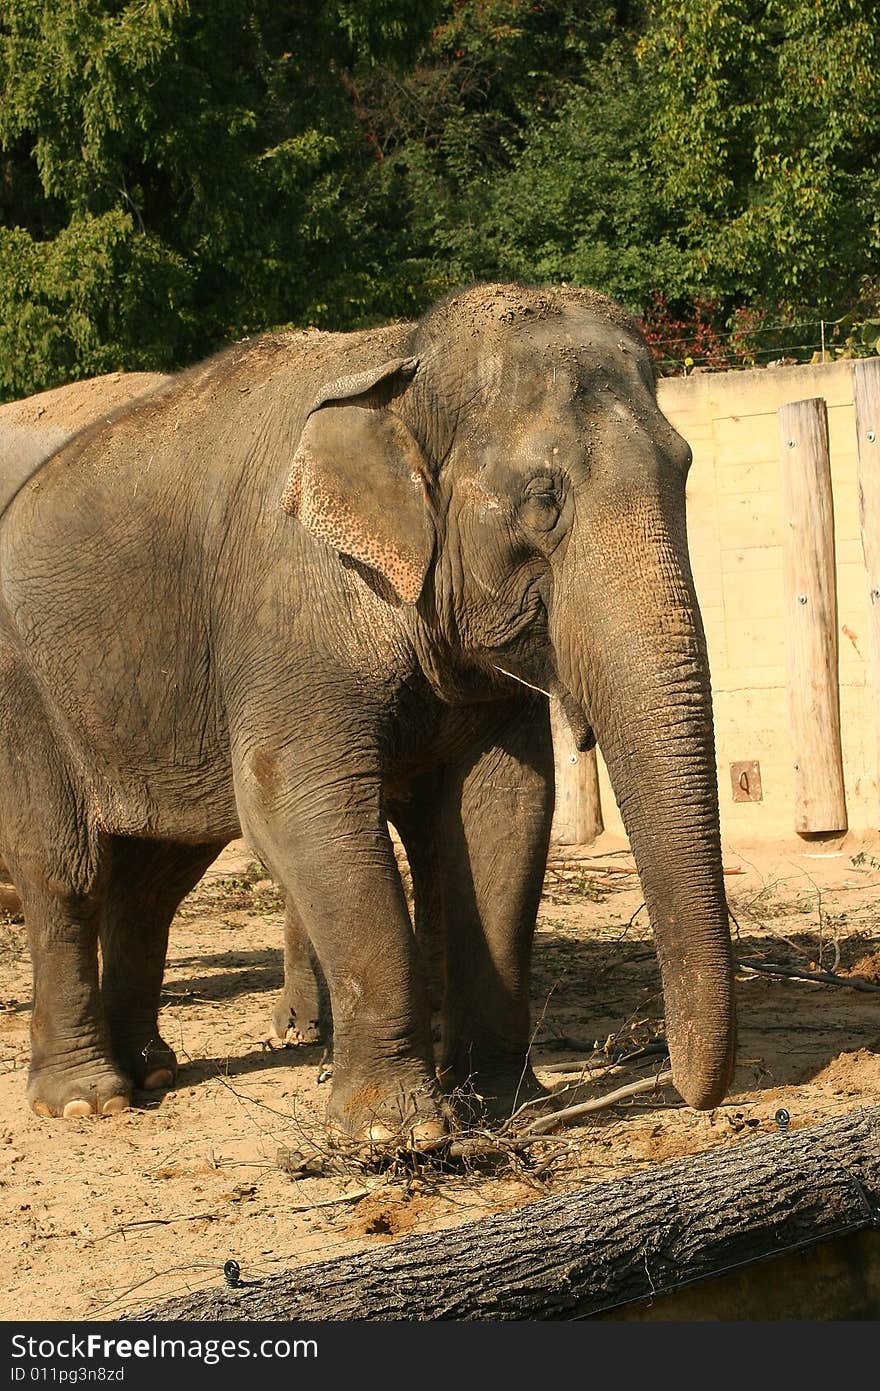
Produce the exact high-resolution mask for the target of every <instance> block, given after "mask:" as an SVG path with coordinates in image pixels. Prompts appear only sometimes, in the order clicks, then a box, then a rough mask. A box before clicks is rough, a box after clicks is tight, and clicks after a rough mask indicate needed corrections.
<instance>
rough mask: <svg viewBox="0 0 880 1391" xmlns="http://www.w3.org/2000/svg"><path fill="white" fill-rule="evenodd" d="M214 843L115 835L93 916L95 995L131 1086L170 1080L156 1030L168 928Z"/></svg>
mask: <svg viewBox="0 0 880 1391" xmlns="http://www.w3.org/2000/svg"><path fill="white" fill-rule="evenodd" d="M222 848H223V847H222V844H214V845H177V844H173V843H169V842H164V841H153V840H135V839H129V838H123V837H117V838H115V839H114V840H113V842H112V848H111V854H110V865H109V873H108V884H107V892H106V897H105V903H104V911H103V914H102V919H101V931H100V936H101V957H102V967H103V969H102V975H101V994H102V997H103V1002H104V1014H105V1017H106V1019H107V1025H108V1029H109V1032H110V1042H111V1046H112V1049H113V1054H114V1057H115V1058H116V1059H117V1061H118V1063H119V1065H120V1067H122V1068H123V1070H124V1071H125V1073H126V1074H127V1076H129V1077H130V1078H131V1079H132V1081H133V1082H134V1084H135V1086H138V1087H142V1088H143V1089H144V1090H146V1091H155V1090H158V1089H160V1088H162V1087H170V1086H173V1084H174V1081H175V1078H176V1077H177V1058H176V1057H175V1055H174V1051H173V1049H172V1048H170V1047H169V1045H168V1044H167V1043H166V1042H165V1041H164V1039H163V1038H162V1036H161V1034H160V1033H159V1022H158V1016H159V996H160V993H161V990H162V977H163V975H164V972H165V956H166V953H167V950H168V929H169V927H170V925H171V920H172V918H173V917H174V914H175V912H176V910H177V906H178V904H179V903H180V901H181V899H182V898H183V897H184V896H185V895H186V894H188V893H189V891H190V889H192V888H193V887H194V886H195V885H196V884H197V883H198V881H199V879H200V878H201V877H202V875H203V874H204V872H205V870H206V869H207V868H208V865H210V864H211V862H212V861H213V860H214V859H216V857H217V855H218V854H219V853H220V851H221V850H222Z"/></svg>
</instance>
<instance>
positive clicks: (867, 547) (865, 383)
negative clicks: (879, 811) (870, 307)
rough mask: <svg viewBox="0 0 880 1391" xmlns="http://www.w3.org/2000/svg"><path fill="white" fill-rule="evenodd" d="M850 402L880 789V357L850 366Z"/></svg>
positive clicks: (870, 358) (879, 786) (879, 785)
mask: <svg viewBox="0 0 880 1391" xmlns="http://www.w3.org/2000/svg"><path fill="white" fill-rule="evenodd" d="M853 401H854V403H855V408H856V438H857V439H858V457H859V464H858V480H859V522H860V524H861V529H862V554H863V555H864V557H865V570H866V571H867V575H868V598H869V600H870V612H871V666H872V670H873V687H874V730H875V734H876V737H877V740H878V755H877V780H878V789H880V357H869V358H865V359H864V360H863V361H861V362H854V363H853Z"/></svg>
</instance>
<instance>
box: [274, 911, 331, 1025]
mask: <svg viewBox="0 0 880 1391" xmlns="http://www.w3.org/2000/svg"><path fill="white" fill-rule="evenodd" d="M272 1028H273V1030H274V1032H275V1036H276V1037H277V1038H279V1039H280V1040H281V1042H282V1043H299V1044H306V1043H329V1041H330V1036H331V1034H332V1030H333V1025H332V1023H331V1020H330V997H329V995H328V992H327V985H326V982H325V980H324V974H323V972H322V970H321V967H320V966H319V964H318V958H317V956H316V954H315V949H314V947H313V946H312V944H311V942H310V941H309V936H308V933H307V932H306V930H305V928H304V927H303V925H302V921H301V919H300V916H299V914H298V913H297V911H296V909H295V908H294V907H293V905H292V904H291V903H288V904H287V912H286V914H285V919H284V985H283V987H282V990H281V993H280V994H279V996H278V998H277V1000H276V1001H275V1003H274V1005H273V1006H272Z"/></svg>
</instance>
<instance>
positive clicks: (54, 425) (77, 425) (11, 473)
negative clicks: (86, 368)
mask: <svg viewBox="0 0 880 1391" xmlns="http://www.w3.org/2000/svg"><path fill="white" fill-rule="evenodd" d="M166 381H168V377H167V376H165V375H164V374H163V373H161V372H111V373H109V374H108V375H106V376H103V377H91V378H89V379H88V380H87V381H82V382H71V383H69V384H68V385H67V386H59V387H54V388H53V389H52V390H50V391H41V392H40V393H39V394H38V395H36V396H26V397H24V398H23V399H22V400H20V401H9V402H7V403H6V405H3V406H0V512H2V511H3V509H4V508H5V507H6V506H7V504H8V503H9V502H10V501H11V500H12V498H13V497H14V496H15V494H16V493H17V492H18V490H19V488H20V487H21V485H22V484H23V483H24V482H26V480H27V479H28V478H29V477H30V475H31V474H32V473H33V471H34V470H35V469H36V468H37V467H38V466H39V465H40V464H41V463H42V462H43V460H44V459H47V458H48V457H49V455H50V454H52V453H53V452H54V451H55V450H56V449H58V448H59V447H60V446H61V445H62V444H64V443H65V442H66V441H67V440H69V439H70V438H71V436H72V435H75V434H76V433H77V431H79V430H82V429H84V428H85V427H86V426H88V425H91V424H93V423H94V422H95V421H96V420H97V419H99V417H100V416H101V415H102V414H106V413H108V412H110V411H114V410H116V409H117V408H118V407H120V406H123V405H126V404H127V403H128V402H129V401H132V400H134V399H135V398H136V397H139V396H143V395H144V394H145V393H146V392H149V391H153V390H154V389H155V388H156V387H158V386H161V385H162V384H163V383H164V382H166Z"/></svg>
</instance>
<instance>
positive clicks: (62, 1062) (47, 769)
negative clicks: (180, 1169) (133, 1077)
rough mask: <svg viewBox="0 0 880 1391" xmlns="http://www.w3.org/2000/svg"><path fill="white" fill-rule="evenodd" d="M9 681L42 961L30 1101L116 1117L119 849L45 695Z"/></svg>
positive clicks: (17, 854)
mask: <svg viewBox="0 0 880 1391" xmlns="http://www.w3.org/2000/svg"><path fill="white" fill-rule="evenodd" d="M7 677H8V680H7V681H6V682H4V683H2V685H0V705H2V708H3V710H4V720H3V721H2V722H0V803H2V805H3V808H4V832H3V834H4V847H3V848H4V851H5V854H6V858H7V859H8V861H9V867H10V870H11V873H12V876H13V879H14V881H15V885H16V888H17V889H18V891H19V893H20V895H21V900H22V907H23V909H24V916H25V923H26V925H27V931H28V939H29V942H30V951H31V961H32V965H33V979H34V1004H33V1013H32V1016H31V1063H30V1077H29V1081H28V1100H29V1102H30V1104H31V1106H32V1108H33V1110H34V1111H36V1113H37V1114H38V1115H40V1116H64V1117H74V1116H87V1115H93V1114H97V1115H101V1114H109V1113H111V1112H114V1111H121V1110H124V1109H125V1108H126V1107H127V1106H128V1101H129V1094H130V1091H131V1083H130V1080H129V1078H128V1077H127V1076H126V1075H125V1073H124V1072H123V1071H122V1070H121V1069H120V1068H119V1067H118V1065H117V1063H116V1061H115V1059H114V1058H113V1053H112V1049H111V1047H110V1038H109V1033H108V1029H107V1021H106V1018H105V1015H104V1010H103V1005H102V1001H101V995H100V991H99V988H98V925H99V921H100V917H101V912H102V909H103V896H104V891H105V886H106V879H107V870H108V858H109V844H108V840H107V837H106V836H105V835H104V834H103V833H102V832H101V831H100V829H99V828H98V827H97V826H96V825H95V823H94V821H93V820H92V819H91V818H90V816H89V810H88V805H87V798H86V797H85V796H84V794H83V792H82V789H81V788H79V787H78V786H77V782H76V779H75V777H74V776H73V774H72V773H71V770H70V769H69V768H68V767H67V766H66V765H65V762H64V759H63V756H62V755H61V753H60V752H59V749H58V747H57V745H56V742H55V740H54V738H53V736H52V734H51V732H50V730H49V727H48V723H47V722H46V720H45V718H44V716H43V713H42V710H41V707H40V702H39V698H38V697H37V696H36V695H35V694H34V693H32V692H29V691H28V689H27V679H26V677H25V676H24V675H22V673H21V672H20V671H19V670H17V669H15V668H12V670H11V671H10V670H9V669H7ZM21 749H25V750H26V751H27V754H26V757H22V756H21Z"/></svg>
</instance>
